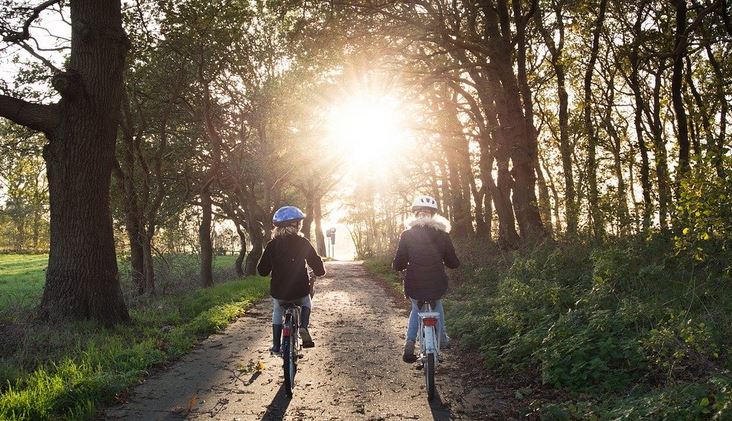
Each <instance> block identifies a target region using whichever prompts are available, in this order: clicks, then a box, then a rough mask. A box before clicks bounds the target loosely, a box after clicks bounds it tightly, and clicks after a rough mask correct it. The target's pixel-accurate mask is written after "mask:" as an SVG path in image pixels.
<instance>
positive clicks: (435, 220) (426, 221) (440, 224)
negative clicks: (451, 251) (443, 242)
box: [406, 215, 450, 232]
mask: <svg viewBox="0 0 732 421" xmlns="http://www.w3.org/2000/svg"><path fill="white" fill-rule="evenodd" d="M406 225H407V227H409V228H412V227H429V228H434V229H436V230H438V231H444V232H450V221H448V220H447V219H445V218H444V217H442V216H440V215H435V216H433V217H431V218H430V217H426V216H423V217H421V218H415V219H412V220H409V221H407V224H406Z"/></svg>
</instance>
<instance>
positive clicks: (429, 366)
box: [424, 352, 435, 401]
mask: <svg viewBox="0 0 732 421" xmlns="http://www.w3.org/2000/svg"><path fill="white" fill-rule="evenodd" d="M424 381H425V387H426V388H427V400H430V401H431V400H432V399H434V398H435V354H433V353H431V352H430V353H429V354H427V362H426V364H425V365H424Z"/></svg>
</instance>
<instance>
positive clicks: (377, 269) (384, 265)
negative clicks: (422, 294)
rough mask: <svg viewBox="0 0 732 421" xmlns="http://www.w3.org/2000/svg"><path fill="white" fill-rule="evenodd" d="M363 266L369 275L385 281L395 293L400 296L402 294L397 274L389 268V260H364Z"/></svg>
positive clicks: (400, 282) (402, 288) (402, 289)
mask: <svg viewBox="0 0 732 421" xmlns="http://www.w3.org/2000/svg"><path fill="white" fill-rule="evenodd" d="M363 265H364V266H365V267H366V269H368V270H369V271H370V272H371V273H373V274H375V275H377V276H378V277H379V278H381V279H383V280H384V281H386V283H387V284H389V286H391V287H392V288H394V290H395V291H397V292H399V293H400V294H401V293H403V292H404V287H403V286H402V281H401V280H400V279H399V273H398V272H397V271H395V270H394V269H392V268H391V260H389V259H387V258H374V259H369V260H364V262H363Z"/></svg>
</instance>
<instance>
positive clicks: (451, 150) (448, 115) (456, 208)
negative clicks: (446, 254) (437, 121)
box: [441, 99, 473, 238]
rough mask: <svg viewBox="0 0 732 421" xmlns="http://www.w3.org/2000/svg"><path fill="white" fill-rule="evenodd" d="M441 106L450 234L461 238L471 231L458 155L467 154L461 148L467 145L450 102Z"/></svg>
mask: <svg viewBox="0 0 732 421" xmlns="http://www.w3.org/2000/svg"><path fill="white" fill-rule="evenodd" d="M443 106H444V109H443V110H442V112H443V117H444V119H445V127H444V129H445V132H444V138H443V139H442V142H441V145H442V150H443V152H444V154H445V158H446V162H447V173H448V174H447V175H448V181H449V185H450V205H451V206H450V207H451V209H452V213H451V215H450V216H451V219H452V224H453V225H452V233H453V235H454V236H455V237H458V238H462V237H466V236H468V234H471V233H472V231H473V227H472V224H471V222H470V221H471V220H470V196H468V197H463V188H462V185H463V183H462V181H461V179H460V172H461V171H460V170H461V169H460V164H461V162H460V160H461V158H460V153H461V152H463V149H465V152H467V147H465V148H463V145H462V143H467V140H466V139H465V136H464V135H463V133H462V126H461V125H460V121H459V120H458V118H457V115H456V114H455V113H456V109H455V107H454V104H453V103H452V101H450V100H448V99H445V100H444V102H443ZM466 201H467V203H466Z"/></svg>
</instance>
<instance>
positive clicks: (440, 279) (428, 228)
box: [392, 217, 460, 300]
mask: <svg viewBox="0 0 732 421" xmlns="http://www.w3.org/2000/svg"><path fill="white" fill-rule="evenodd" d="M410 225H411V228H409V229H408V230H406V231H404V232H403V233H402V235H401V237H400V238H399V246H398V247H397V252H396V256H394V262H393V263H392V267H393V268H394V270H404V269H406V270H407V273H406V275H405V277H404V295H406V296H407V297H409V298H414V299H415V300H436V299H439V298H442V296H443V295H445V292H446V291H447V273H445V266H447V267H449V268H450V269H455V268H457V267H458V266H460V260H459V259H458V257H457V255H456V254H455V248H454V247H453V245H452V240H450V235H449V234H448V233H447V230H448V228H447V226H448V224H447V221H445V220H444V218H441V217H436V218H432V219H426V218H424V219H417V220H415V221H413V222H412V223H411V224H410Z"/></svg>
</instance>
